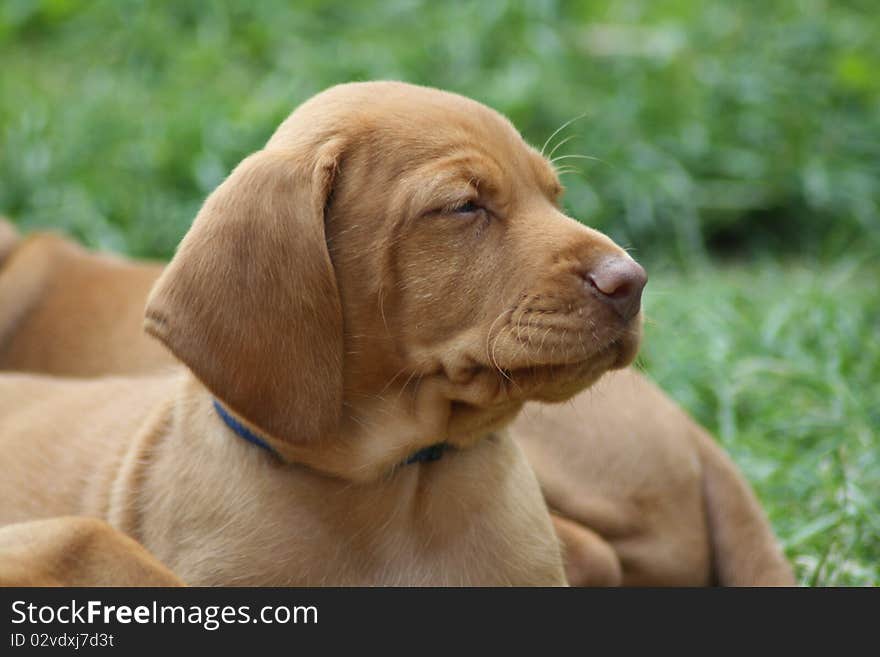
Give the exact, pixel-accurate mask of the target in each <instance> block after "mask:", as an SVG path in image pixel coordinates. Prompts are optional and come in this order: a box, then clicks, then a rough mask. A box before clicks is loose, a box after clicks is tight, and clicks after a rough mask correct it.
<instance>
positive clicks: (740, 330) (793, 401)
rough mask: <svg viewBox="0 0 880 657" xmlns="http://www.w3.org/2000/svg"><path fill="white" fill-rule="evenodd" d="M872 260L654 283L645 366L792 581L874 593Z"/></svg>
mask: <svg viewBox="0 0 880 657" xmlns="http://www.w3.org/2000/svg"><path fill="white" fill-rule="evenodd" d="M878 282H880V260H878V259H874V260H873V262H872V261H867V260H866V259H858V258H853V259H850V260H845V261H840V262H838V263H836V264H835V265H833V266H831V267H825V268H817V267H816V266H815V265H813V264H812V263H801V262H797V261H794V262H786V263H780V262H778V261H763V262H757V263H752V264H748V265H742V264H740V265H733V266H720V267H710V268H700V269H697V270H695V271H693V272H691V273H689V274H675V273H666V274H660V275H655V276H654V277H653V279H652V280H651V282H650V283H649V286H648V291H647V299H646V308H647V310H646V312H647V316H648V317H649V321H648V324H647V330H646V340H645V347H644V349H643V351H642V356H641V357H640V359H641V361H642V363H643V365H644V366H645V369H646V370H647V371H648V372H649V374H650V375H651V376H652V377H653V378H654V379H655V380H656V381H658V382H659V383H660V385H661V386H662V387H663V388H664V389H665V390H666V391H667V392H669V393H670V394H671V395H672V396H673V397H674V398H676V399H677V400H678V401H679V402H680V403H681V404H682V405H683V406H684V407H685V408H687V409H688V410H689V411H690V412H691V413H692V414H693V415H694V417H696V418H697V419H698V420H699V421H700V422H702V423H703V424H704V425H705V426H707V427H709V428H710V429H711V430H712V431H713V432H714V433H715V435H716V436H717V437H718V439H719V441H720V442H721V443H722V444H723V445H724V447H725V448H726V449H727V450H728V451H729V453H730V454H731V455H732V456H733V458H734V459H735V460H736V462H737V463H738V465H739V466H740V467H741V468H742V470H743V471H744V472H745V473H746V475H747V477H748V478H749V480H750V481H751V482H752V484H753V485H754V487H755V489H756V490H757V492H758V495H759V497H760V498H761V500H762V502H763V504H764V506H765V508H766V509H767V511H768V513H769V515H770V518H771V521H772V522H773V525H774V527H775V529H776V531H777V532H778V534H779V536H780V538H781V539H782V541H783V543H784V545H785V548H786V551H787V554H788V555H789V557H791V558H792V560H793V562H794V563H795V565H796V568H797V572H798V576H799V578H800V581H801V582H802V583H804V584H812V585H878V584H880V432H878V428H880V405H878V400H880V284H878Z"/></svg>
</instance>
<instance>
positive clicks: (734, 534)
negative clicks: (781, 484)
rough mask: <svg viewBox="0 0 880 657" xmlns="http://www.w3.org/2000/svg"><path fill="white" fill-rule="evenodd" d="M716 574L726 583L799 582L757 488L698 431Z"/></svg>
mask: <svg viewBox="0 0 880 657" xmlns="http://www.w3.org/2000/svg"><path fill="white" fill-rule="evenodd" d="M696 444H697V449H698V451H699V454H700V459H701V461H702V464H703V495H704V498H705V502H706V515H707V518H708V524H709V534H710V540H711V542H712V558H713V565H714V570H715V576H716V578H717V580H718V584H720V585H722V586H794V585H795V579H794V574H793V572H792V569H791V565H790V564H789V563H788V561H787V560H786V559H785V556H784V555H783V554H782V551H781V549H780V547H779V545H778V543H777V540H776V536H774V534H773V530H772V528H771V527H770V523H769V522H768V520H767V518H766V516H765V515H764V512H763V510H762V509H761V506H760V504H759V503H758V500H757V498H756V497H755V494H754V493H753V492H752V489H751V488H750V487H749V484H748V483H747V482H746V481H745V479H744V478H743V476H742V475H741V474H740V473H739V471H738V470H737V468H736V466H735V465H734V464H733V462H732V461H731V460H730V458H729V457H728V456H727V454H725V453H724V451H723V450H722V449H721V448H720V447H719V446H718V445H717V444H716V443H715V441H714V440H713V439H712V438H711V437H710V436H709V435H707V434H705V433H704V432H699V433H697V434H696Z"/></svg>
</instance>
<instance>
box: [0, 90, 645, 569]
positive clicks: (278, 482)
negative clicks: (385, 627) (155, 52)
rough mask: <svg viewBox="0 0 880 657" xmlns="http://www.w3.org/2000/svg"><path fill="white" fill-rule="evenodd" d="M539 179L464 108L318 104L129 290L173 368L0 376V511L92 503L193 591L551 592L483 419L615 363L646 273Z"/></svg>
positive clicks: (631, 338)
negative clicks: (512, 587)
mask: <svg viewBox="0 0 880 657" xmlns="http://www.w3.org/2000/svg"><path fill="white" fill-rule="evenodd" d="M559 191H560V188H559V185H558V182H557V180H556V177H555V175H554V173H553V171H552V169H551V168H550V166H549V165H548V163H547V162H546V161H545V160H544V159H543V158H541V157H540V155H539V154H538V153H537V152H535V151H534V150H533V149H531V148H530V147H528V146H527V145H526V144H525V143H524V142H523V141H522V139H521V138H520V136H519V135H518V134H517V133H516V131H515V130H514V129H513V127H512V126H511V125H510V124H509V123H508V122H507V121H505V120H504V119H502V118H501V117H500V116H499V115H497V114H496V113H494V112H492V111H491V110H489V109H487V108H486V107H484V106H482V105H479V104H478V103H475V102H474V101H470V100H468V99H465V98H462V97H460V96H456V95H453V94H448V93H444V92H439V91H436V90H430V89H425V88H420V87H413V86H410V85H404V84H400V83H364V84H353V85H343V86H340V87H336V88H333V89H331V90H329V91H327V92H325V93H323V94H320V95H319V96H317V97H315V98H314V99H312V100H311V101H309V102H307V103H305V104H304V105H303V106H301V107H300V108H299V109H298V110H297V111H296V112H294V113H293V114H292V115H291V117H290V118H289V119H288V120H287V121H285V122H284V123H283V124H282V126H281V127H280V128H279V129H278V130H277V131H276V133H275V135H274V136H273V137H272V139H270V141H269V143H268V144H267V146H266V148H265V149H264V150H262V151H259V152H258V153H256V154H254V155H252V156H251V157H249V158H247V159H246V160H245V161H244V162H242V164H241V165H239V167H237V168H236V170H235V171H234V172H233V173H232V174H231V175H230V177H229V178H228V179H227V180H226V181H225V182H224V183H223V184H222V185H221V186H220V187H219V188H218V189H217V190H216V191H215V192H214V193H213V194H212V195H211V196H210V197H209V199H208V200H207V202H206V203H205V206H204V207H203V209H202V211H201V212H200V213H199V216H198V217H197V218H196V221H195V222H194V224H193V226H192V228H191V230H190V231H189V233H188V234H187V236H186V237H185V238H184V241H183V243H182V244H181V246H180V248H179V250H178V252H177V255H176V256H175V258H174V260H173V261H172V262H171V264H170V265H169V267H168V269H166V271H165V272H164V273H163V275H162V276H161V278H160V279H159V281H158V283H157V284H156V286H155V287H154V289H153V291H152V293H151V295H150V298H149V301H148V304H147V311H146V316H147V330H148V331H149V332H150V333H151V334H153V335H155V336H156V337H158V338H159V339H160V340H161V341H162V342H164V343H165V344H166V345H167V346H168V347H169V349H170V350H171V351H172V352H174V354H175V355H176V356H177V357H178V358H179V359H180V360H181V361H182V362H183V363H185V364H186V365H187V367H188V371H187V372H184V373H182V374H180V375H178V376H162V377H155V378H142V379H108V380H100V381H93V382H89V381H78V382H65V381H60V380H51V379H45V378H41V377H34V376H25V375H7V376H5V377H4V380H3V381H2V382H0V418H2V419H0V432H2V433H0V441H2V443H3V452H2V453H3V457H2V458H3V459H4V460H6V461H7V462H8V463H9V464H10V465H9V466H7V472H8V473H9V476H7V477H6V478H4V480H3V482H2V483H0V499H2V500H3V506H2V509H0V514H2V518H3V520H4V521H6V522H10V521H18V520H21V519H27V518H33V517H41V516H55V515H63V514H70V513H85V514H92V515H96V516H99V517H104V518H108V519H109V520H110V521H111V523H112V524H113V525H114V526H116V527H118V528H121V529H122V530H124V531H126V532H127V533H129V534H130V535H131V536H133V537H135V538H137V539H138V540H140V541H141V542H142V543H143V544H144V545H145V546H146V547H147V548H148V549H149V550H150V551H152V552H153V553H154V554H155V555H156V556H157V557H159V558H160V559H161V560H162V561H163V562H164V563H166V564H167V565H168V566H169V567H171V569H172V570H173V571H174V572H175V573H177V574H178V575H180V576H181V577H182V578H183V579H184V580H185V581H187V582H189V583H193V584H217V583H226V584H231V583H236V584H257V585H259V584H435V583H436V584H506V583H512V584H562V583H563V582H564V579H563V573H562V565H561V560H560V557H559V552H558V545H557V543H556V539H555V536H554V535H553V531H552V527H551V523H550V519H549V516H548V514H547V510H546V507H545V505H544V503H543V500H542V499H541V497H540V491H539V489H538V486H537V482H536V481H535V479H534V476H533V473H532V471H531V469H530V468H529V466H528V464H527V462H526V461H525V459H524V457H523V455H522V453H521V452H520V451H519V449H518V448H517V446H516V444H515V443H514V442H513V441H512V440H510V439H508V438H507V437H506V436H505V435H504V433H503V432H500V431H499V430H500V429H501V428H502V427H503V426H504V425H505V424H506V423H507V422H509V420H510V419H511V418H512V417H513V416H514V415H515V414H516V413H517V412H518V411H519V409H520V408H521V406H522V404H523V403H524V402H525V401H526V400H527V399H546V400H559V399H565V398H567V397H569V396H571V395H572V394H574V393H575V392H577V391H578V390H580V389H582V388H583V387H585V386H586V385H589V384H590V383H592V382H593V381H595V380H596V379H597V378H598V377H599V376H601V374H602V373H604V372H605V371H606V370H607V369H608V368H613V367H622V366H625V365H626V364H628V363H629V362H630V361H631V360H632V358H633V356H634V354H635V352H636V349H637V346H638V339H639V333H640V330H639V329H640V315H639V312H638V311H639V298H640V294H641V289H642V287H643V285H644V281H645V277H644V272H643V270H642V269H641V268H640V267H639V266H638V265H636V264H635V263H634V262H633V261H632V260H631V259H630V258H629V256H627V255H626V254H625V253H624V252H623V251H622V250H621V249H620V248H619V247H617V246H616V245H614V244H613V243H612V242H611V241H610V240H609V239H608V238H606V237H605V236H603V235H601V234H600V233H597V232H595V231H592V230H590V229H588V228H585V227H583V226H582V225H580V224H578V223H577V222H575V221H573V220H571V219H569V218H567V217H565V216H564V215H563V214H562V213H561V212H560V211H559V209H558V207H557V205H556V197H557V195H558V193H559ZM328 246H329V248H328ZM215 399H217V400H219V402H220V403H219V405H218V404H217V403H216V402H215ZM248 441H250V442H256V443H258V444H260V445H262V446H263V447H265V448H266V449H259V448H258V447H255V446H254V445H251V444H249V442H248ZM46 482H50V485H47V483H46Z"/></svg>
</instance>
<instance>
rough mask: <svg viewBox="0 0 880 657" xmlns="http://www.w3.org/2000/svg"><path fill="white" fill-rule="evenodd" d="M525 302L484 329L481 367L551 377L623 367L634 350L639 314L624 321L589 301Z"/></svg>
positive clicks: (638, 337) (523, 375)
mask: <svg viewBox="0 0 880 657" xmlns="http://www.w3.org/2000/svg"><path fill="white" fill-rule="evenodd" d="M551 301H553V303H549V304H548V303H546V302H545V303H544V304H543V305H542V304H541V303H540V302H536V301H531V302H524V303H521V304H519V305H518V306H517V307H516V308H514V309H512V310H511V311H509V312H508V313H507V321H506V322H504V323H502V324H501V325H500V326H497V327H495V328H494V330H491V331H490V334H489V338H488V340H487V341H486V345H487V348H486V361H487V363H486V364H487V366H489V367H494V368H495V369H496V370H498V372H499V374H502V375H508V377H509V378H511V379H516V378H520V379H523V378H534V379H536V380H537V381H544V380H548V381H551V382H552V381H554V380H557V379H566V378H571V377H577V376H578V375H579V374H583V373H585V372H590V371H591V370H594V369H597V368H599V369H602V370H603V371H604V370H605V369H617V368H622V367H626V366H627V365H629V364H630V363H631V362H632V360H633V359H634V358H635V356H636V354H637V353H638V348H639V344H640V342H641V327H642V316H641V313H639V314H638V315H636V316H635V317H633V318H632V319H629V320H626V321H624V320H621V318H620V317H618V316H616V315H615V314H614V313H612V312H610V311H609V310H608V309H607V308H605V307H603V306H596V305H591V304H589V303H583V302H582V303H580V304H574V303H563V302H561V300H559V299H552V300H551Z"/></svg>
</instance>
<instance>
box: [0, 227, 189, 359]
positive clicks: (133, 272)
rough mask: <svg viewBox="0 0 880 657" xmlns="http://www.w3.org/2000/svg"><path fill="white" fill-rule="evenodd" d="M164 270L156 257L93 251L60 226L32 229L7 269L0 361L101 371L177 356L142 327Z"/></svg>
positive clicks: (1, 272) (1, 283)
mask: <svg viewBox="0 0 880 657" xmlns="http://www.w3.org/2000/svg"><path fill="white" fill-rule="evenodd" d="M161 271H162V266H161V265H159V264H156V263H143V262H132V261H125V260H122V259H118V258H115V257H112V256H108V255H103V254H95V253H90V252H88V251H86V250H85V249H83V248H81V247H79V246H78V245H76V244H73V243H72V242H70V241H68V240H65V239H63V238H61V237H59V236H57V235H54V234H50V233H42V234H36V235H33V236H30V237H28V238H27V239H25V240H24V241H22V242H21V243H20V244H19V245H18V246H17V247H16V248H15V249H14V251H13V252H12V253H11V254H10V255H9V256H8V257H7V260H6V263H5V266H3V268H2V269H0V369H5V370H15V371H31V372H41V373H45V374H54V375H62V376H99V375H107V374H111V375H112V374H139V373H145V372H153V371H156V370H159V369H162V368H164V367H165V366H167V365H169V364H172V363H173V362H174V361H173V359H172V357H171V355H170V354H169V353H168V352H167V351H166V350H165V349H164V347H162V346H161V345H160V344H159V343H158V342H157V341H155V340H152V339H151V338H150V337H149V336H147V335H146V334H145V333H144V332H143V330H142V328H141V327H142V324H143V308H144V302H145V299H146V297H147V293H148V292H149V289H150V287H151V286H152V285H153V282H154V281H155V279H156V278H158V276H159V274H160V273H161Z"/></svg>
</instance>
